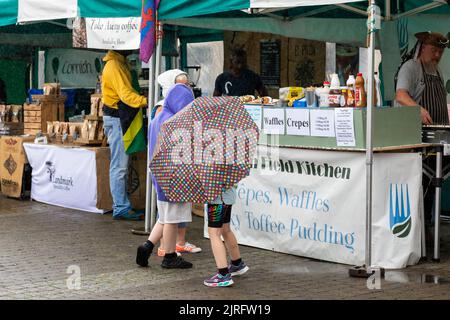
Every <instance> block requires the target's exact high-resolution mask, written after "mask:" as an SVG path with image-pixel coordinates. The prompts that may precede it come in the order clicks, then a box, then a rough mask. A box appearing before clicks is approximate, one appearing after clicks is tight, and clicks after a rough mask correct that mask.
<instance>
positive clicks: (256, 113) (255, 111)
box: [245, 105, 262, 130]
mask: <svg viewBox="0 0 450 320" xmlns="http://www.w3.org/2000/svg"><path fill="white" fill-rule="evenodd" d="M245 110H247V112H248V114H249V115H250V117H251V118H252V119H253V121H255V123H256V125H257V126H258V129H259V130H261V128H262V107H261V106H252V105H245Z"/></svg>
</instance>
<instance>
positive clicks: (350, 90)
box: [346, 74, 356, 107]
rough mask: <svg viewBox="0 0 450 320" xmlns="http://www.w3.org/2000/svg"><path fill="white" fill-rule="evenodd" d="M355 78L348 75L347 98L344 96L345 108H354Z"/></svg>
mask: <svg viewBox="0 0 450 320" xmlns="http://www.w3.org/2000/svg"><path fill="white" fill-rule="evenodd" d="M355 82H356V79H355V76H354V75H352V74H351V75H350V76H349V77H348V80H347V96H346V105H347V107H354V106H355Z"/></svg>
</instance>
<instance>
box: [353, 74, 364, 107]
mask: <svg viewBox="0 0 450 320" xmlns="http://www.w3.org/2000/svg"><path fill="white" fill-rule="evenodd" d="M355 106H356V107H357V108H363V107H366V106H367V96H366V90H365V88H364V78H363V75H362V73H358V76H357V77H356V81H355Z"/></svg>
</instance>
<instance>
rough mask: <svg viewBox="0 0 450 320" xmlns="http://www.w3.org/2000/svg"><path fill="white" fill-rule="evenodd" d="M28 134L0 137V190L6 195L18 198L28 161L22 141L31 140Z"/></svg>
mask: <svg viewBox="0 0 450 320" xmlns="http://www.w3.org/2000/svg"><path fill="white" fill-rule="evenodd" d="M33 140H34V137H30V136H2V137H0V185H1V192H2V193H3V194H5V195H7V196H10V197H14V198H20V197H21V193H22V181H23V171H24V166H25V164H26V163H28V160H27V157H26V154H25V151H24V149H23V143H24V142H32V141H33Z"/></svg>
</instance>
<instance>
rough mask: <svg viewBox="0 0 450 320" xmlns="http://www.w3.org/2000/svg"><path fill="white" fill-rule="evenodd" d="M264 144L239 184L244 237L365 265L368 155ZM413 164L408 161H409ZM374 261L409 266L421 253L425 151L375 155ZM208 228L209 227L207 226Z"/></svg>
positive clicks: (236, 217) (238, 224)
mask: <svg viewBox="0 0 450 320" xmlns="http://www.w3.org/2000/svg"><path fill="white" fill-rule="evenodd" d="M273 148H275V147H272V148H270V147H264V146H259V147H258V156H257V159H255V165H256V166H255V167H254V168H253V169H252V170H251V173H250V176H249V177H247V178H245V179H244V180H242V181H241V182H240V183H239V184H238V187H237V191H236V194H237V197H236V198H237V200H236V204H235V205H233V209H232V210H233V211H232V216H231V228H232V230H233V232H234V233H235V235H236V238H237V240H238V242H239V243H240V244H243V245H249V246H254V247H258V248H264V249H268V250H274V251H277V252H284V253H289V254H295V255H299V256H304V257H309V258H314V259H320V260H325V261H333V262H338V263H344V264H349V265H362V264H363V263H364V258H365V236H366V234H365V221H366V217H365V192H364V190H365V182H364V179H361V176H364V174H365V154H364V153H354V152H326V151H313V150H296V149H292V148H279V152H277V153H276V154H278V155H279V157H278V158H274V157H271V156H268V155H269V154H271V153H272V152H270V150H269V149H273ZM405 163H408V166H405ZM373 170H374V171H373V172H374V174H373V176H374V180H373V188H374V198H373V218H372V223H373V233H372V264H373V265H375V266H380V267H384V268H393V269H396V268H404V267H405V266H407V265H413V264H416V263H417V262H418V261H419V259H420V256H421V241H420V239H421V237H420V234H421V232H420V230H421V220H420V216H419V199H420V197H419V194H420V189H421V175H422V160H421V156H420V154H418V153H390V154H375V157H374V168H373ZM204 231H205V235H206V234H207V228H206V227H205V229H204Z"/></svg>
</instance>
